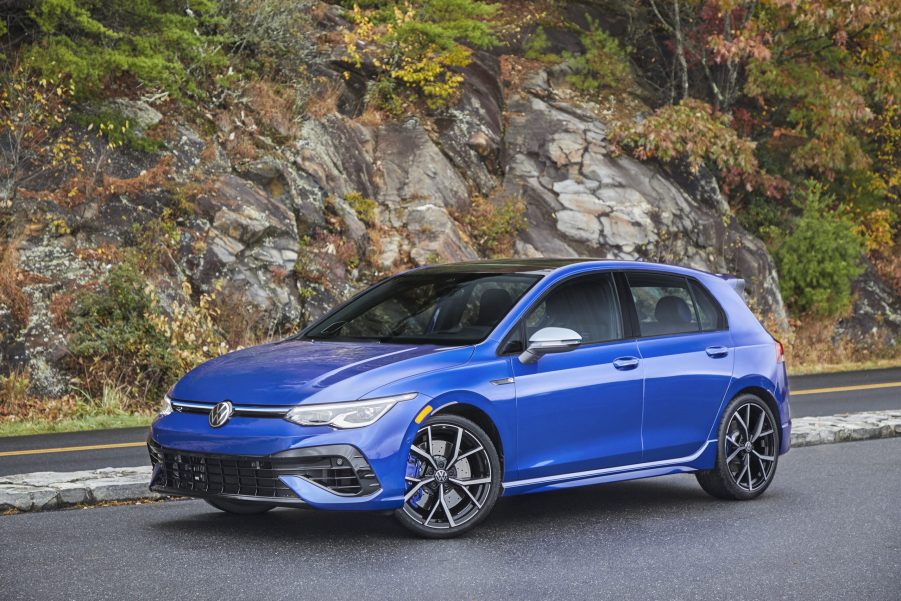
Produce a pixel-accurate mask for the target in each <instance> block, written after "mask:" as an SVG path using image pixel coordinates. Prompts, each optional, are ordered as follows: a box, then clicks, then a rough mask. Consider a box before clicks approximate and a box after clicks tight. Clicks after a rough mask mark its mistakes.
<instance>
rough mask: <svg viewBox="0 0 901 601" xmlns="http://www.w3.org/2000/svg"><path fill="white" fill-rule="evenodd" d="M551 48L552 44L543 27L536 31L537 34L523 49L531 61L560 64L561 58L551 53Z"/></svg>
mask: <svg viewBox="0 0 901 601" xmlns="http://www.w3.org/2000/svg"><path fill="white" fill-rule="evenodd" d="M550 48H551V43H550V41H549V40H548V39H547V33H545V31H544V28H543V27H539V28H538V29H536V30H535V33H533V34H532V35H531V36H529V39H528V40H526V43H525V47H524V48H523V49H524V50H525V57H526V58H527V59H529V60H533V61H541V62H543V63H557V62H560V60H561V57H560V56H559V55H557V54H554V53H553V52H550Z"/></svg>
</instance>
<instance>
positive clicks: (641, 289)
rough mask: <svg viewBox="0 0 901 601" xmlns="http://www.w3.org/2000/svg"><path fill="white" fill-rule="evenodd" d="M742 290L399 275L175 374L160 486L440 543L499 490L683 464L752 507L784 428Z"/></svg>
mask: <svg viewBox="0 0 901 601" xmlns="http://www.w3.org/2000/svg"><path fill="white" fill-rule="evenodd" d="M743 284H744V283H743V281H742V280H739V279H736V278H733V277H730V276H725V275H712V274H709V273H704V272H701V271H696V270H692V269H686V268H680V267H672V266H667V265H657V264H651V263H639V262H620V261H596V260H577V259H569V260H549V259H540V260H514V261H493V262H474V263H462V264H455V265H446V266H439V267H427V268H421V269H415V270H412V271H409V272H406V273H403V274H400V275H398V276H395V277H392V278H389V279H387V280H385V281H383V282H381V283H379V284H376V285H375V286H372V287H371V288H369V289H368V290H366V291H364V292H362V293H361V294H359V295H357V296H356V297H354V298H353V299H351V300H350V301H348V302H347V303H345V304H344V305H341V306H340V307H338V308H337V309H335V310H334V311H332V312H331V313H329V314H328V315H326V316H325V317H323V318H322V319H321V320H319V321H318V322H317V323H315V324H313V325H312V326H310V327H308V328H306V329H305V330H303V331H302V332H300V333H299V334H298V335H296V336H294V337H292V338H289V339H287V340H283V341H280V342H276V343H272V344H266V345H263V346H258V347H254V348H249V349H244V350H241V351H237V352H234V353H230V354H228V355H224V356H222V357H219V358H217V359H214V360H212V361H209V362H207V363H205V364H203V365H201V366H199V367H197V368H196V369H194V370H192V371H191V372H190V373H188V374H187V375H186V376H184V377H183V378H182V379H181V380H180V381H179V382H178V383H177V384H176V385H175V386H174V387H173V388H172V390H171V391H170V392H169V394H168V395H167V397H166V398H165V399H164V402H163V407H162V410H161V412H160V415H159V417H158V418H157V419H156V420H155V422H154V424H153V426H152V429H151V433H150V438H149V440H148V446H149V450H150V458H151V461H152V463H153V467H154V469H153V476H152V481H151V485H150V486H151V489H153V490H155V491H159V492H164V493H174V494H178V495H187V496H195V497H201V498H203V499H205V500H206V501H207V502H208V503H209V504H210V505H212V506H214V507H216V508H218V509H221V510H223V511H226V512H230V513H235V514H252V513H261V512H264V511H267V510H269V509H272V508H273V507H276V506H287V507H309V508H316V509H335V510H388V511H393V512H394V514H395V515H396V516H397V518H398V519H399V520H400V522H401V523H402V524H404V525H405V526H407V527H408V528H410V529H411V530H413V531H414V532H416V533H418V534H420V535H423V536H428V537H450V536H454V535H457V534H460V533H462V532H465V531H466V530H469V529H470V528H473V527H474V526H475V525H477V524H478V523H479V522H481V521H482V520H483V519H485V517H486V516H487V515H488V513H489V512H490V511H491V509H492V507H493V506H494V505H495V502H496V501H497V499H498V497H499V496H501V495H517V494H522V493H530V492H540V491H546V490H558V489H564V488H570V487H574V486H583V485H589V484H598V483H602V482H614V481H618V480H630V479H635V478H647V477H650V476H661V475H666V474H675V473H682V472H694V473H695V475H696V477H697V479H698V482H699V483H700V484H701V486H702V487H703V488H704V490H706V491H707V492H708V493H710V494H711V495H713V496H715V497H719V498H723V499H752V498H754V497H756V496H758V495H760V494H761V493H762V492H763V491H764V490H766V488H767V487H768V486H769V485H770V483H771V482H772V480H773V476H774V474H775V472H776V466H777V463H778V458H779V455H780V454H782V453H785V452H787V451H788V448H789V438H790V436H789V434H790V431H791V418H790V413H789V406H788V387H787V380H786V372H785V364H784V360H783V352H782V346H781V345H780V343H779V342H777V341H775V340H774V339H773V337H772V336H771V335H770V334H769V333H767V331H766V330H765V329H764V327H763V326H761V324H760V323H759V322H758V321H757V319H755V317H754V316H753V315H752V313H751V311H750V310H749V309H748V307H747V306H746V305H745V303H744V302H743V301H742V298H741V295H740V293H741V289H742V287H743Z"/></svg>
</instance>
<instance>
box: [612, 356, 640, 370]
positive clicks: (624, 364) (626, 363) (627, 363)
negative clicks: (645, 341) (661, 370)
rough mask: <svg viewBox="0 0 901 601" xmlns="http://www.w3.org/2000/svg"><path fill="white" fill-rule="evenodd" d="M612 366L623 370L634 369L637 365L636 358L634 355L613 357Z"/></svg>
mask: <svg viewBox="0 0 901 601" xmlns="http://www.w3.org/2000/svg"><path fill="white" fill-rule="evenodd" d="M613 367H615V368H616V369H621V370H623V371H625V370H627V369H635V368H636V367H638V358H636V357H620V358H619V359H614V361H613Z"/></svg>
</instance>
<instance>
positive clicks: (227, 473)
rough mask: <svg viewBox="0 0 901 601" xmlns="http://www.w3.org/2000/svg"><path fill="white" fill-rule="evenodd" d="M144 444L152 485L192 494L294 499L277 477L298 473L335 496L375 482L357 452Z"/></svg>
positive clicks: (371, 486) (375, 485)
mask: <svg viewBox="0 0 901 601" xmlns="http://www.w3.org/2000/svg"><path fill="white" fill-rule="evenodd" d="M148 447H149V449H150V461H151V463H152V464H153V465H154V466H157V465H159V466H160V472H159V474H158V476H157V477H156V479H155V480H154V482H153V485H154V486H158V487H163V488H167V489H171V490H180V491H184V492H185V493H189V494H190V493H193V494H194V495H201V496H204V495H242V496H253V497H270V498H296V495H295V494H294V492H293V491H292V490H291V489H290V488H288V486H286V485H285V484H284V483H283V482H282V481H281V480H280V479H279V476H301V477H303V478H306V479H308V480H311V481H313V482H315V483H316V484H319V485H320V486H322V487H324V488H328V489H329V490H331V491H333V492H335V493H337V494H341V495H358V494H361V493H363V492H364V487H365V488H368V489H369V490H367V491H366V492H373V490H372V489H373V488H377V487H378V481H377V480H376V479H375V475H374V474H373V473H372V471H371V468H369V465H368V463H366V462H365V459H363V458H362V456H361V455H360V454H359V452H358V451H357V452H356V453H354V457H345V456H342V455H324V454H322V453H321V452H314V453H312V454H310V455H309V456H298V455H297V452H294V453H293V454H290V455H289V456H282V457H280V456H278V455H272V456H269V457H245V456H238V455H209V454H201V453H188V452H184V451H176V450H171V449H165V448H162V447H160V446H159V445H157V444H155V443H149V444H148ZM326 448H327V447H326ZM339 448H344V447H339ZM346 448H348V449H353V447H346ZM353 450H354V451H356V449H353ZM286 455H288V454H286ZM352 460H353V462H352ZM361 460H362V463H361ZM358 472H359V475H358ZM373 481H374V482H375V484H374V485H373V483H372V482H373Z"/></svg>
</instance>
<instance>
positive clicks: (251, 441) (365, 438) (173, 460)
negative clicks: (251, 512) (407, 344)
mask: <svg viewBox="0 0 901 601" xmlns="http://www.w3.org/2000/svg"><path fill="white" fill-rule="evenodd" d="M429 400H430V399H429V398H427V397H426V396H424V395H420V397H419V398H417V399H416V400H414V401H409V402H403V403H398V404H397V405H396V406H395V407H394V408H392V409H391V411H389V412H388V413H387V414H386V415H385V416H384V417H382V418H381V419H380V420H379V421H377V422H376V423H375V424H373V425H371V426H367V427H365V428H357V429H347V430H341V429H336V428H332V427H329V426H298V425H296V424H294V423H291V422H289V421H287V420H285V419H282V418H279V417H265V416H249V415H248V416H238V415H236V416H234V417H232V419H231V420H229V421H228V423H227V424H226V425H225V426H222V427H220V428H212V427H210V425H209V422H208V416H207V415H205V414H203V413H180V412H173V413H172V414H170V415H167V416H164V417H160V418H158V419H157V420H156V421H155V422H154V424H153V425H152V426H151V431H150V437H149V438H148V446H149V449H150V452H151V458H152V463H153V464H154V470H153V476H152V478H151V490H154V491H157V492H162V493H168V494H176V495H183V496H193V497H201V498H208V497H223V498H230V499H233V500H240V501H247V502H260V503H265V504H273V505H284V506H292V507H297V506H301V507H303V506H308V507H313V508H318V509H348V510H386V509H396V508H399V507H401V506H402V505H403V496H404V492H405V489H406V483H405V481H404V474H405V472H406V464H407V458H408V454H409V448H410V446H411V445H412V443H413V438H414V437H415V435H416V431H417V429H418V426H417V425H416V423H415V421H414V419H415V417H416V415H417V414H418V413H419V411H420V410H421V409H422V407H423V406H425V405H426V404H427V403H428V401H429ZM154 453H156V456H154ZM342 476H346V477H347V478H349V479H347V480H340V479H336V478H340V477H342ZM351 476H352V477H351ZM354 481H356V483H358V484H359V486H356V488H340V486H341V485H346V484H353V483H354Z"/></svg>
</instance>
